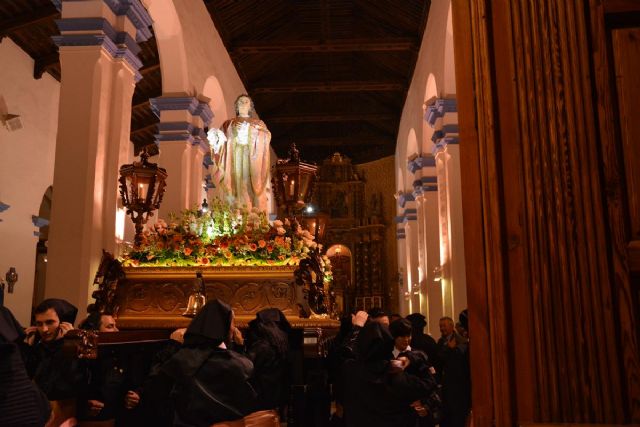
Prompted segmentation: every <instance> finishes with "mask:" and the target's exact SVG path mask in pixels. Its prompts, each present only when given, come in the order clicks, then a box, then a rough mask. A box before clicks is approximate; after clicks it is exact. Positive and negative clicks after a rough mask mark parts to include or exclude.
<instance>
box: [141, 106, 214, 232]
mask: <svg viewBox="0 0 640 427" xmlns="http://www.w3.org/2000/svg"><path fill="white" fill-rule="evenodd" d="M150 102H151V108H152V110H153V112H154V113H155V114H156V115H157V116H158V117H159V118H160V123H159V124H158V135H156V141H157V143H158V145H159V149H160V156H159V157H158V160H157V161H158V164H159V165H161V166H162V167H163V168H165V169H166V170H167V174H168V177H167V189H166V192H165V195H164V199H163V201H162V205H161V206H160V211H159V212H158V218H163V219H165V220H166V219H167V217H168V215H169V213H171V212H173V213H176V214H178V213H180V211H182V210H183V209H187V208H193V207H194V206H195V205H196V204H199V203H201V202H202V200H201V195H202V179H203V173H204V166H203V159H204V153H205V147H206V144H208V143H207V140H206V135H205V134H204V127H205V126H208V124H209V123H210V122H211V119H212V118H213V112H212V111H211V108H210V107H209V105H208V104H207V103H205V102H202V101H199V100H198V99H197V98H195V97H161V98H154V99H151V100H150ZM206 149H207V150H208V148H206Z"/></svg>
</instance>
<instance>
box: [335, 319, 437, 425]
mask: <svg viewBox="0 0 640 427" xmlns="http://www.w3.org/2000/svg"><path fill="white" fill-rule="evenodd" d="M393 346H394V340H393V337H392V336H391V334H390V333H389V330H388V329H387V327H386V326H385V325H383V324H380V323H378V322H369V323H367V324H366V325H365V326H364V327H363V328H362V331H361V332H360V334H359V336H358V341H357V349H358V351H357V358H356V359H355V360H351V361H347V362H346V363H345V365H344V369H343V373H344V375H345V383H346V387H345V395H344V418H345V422H346V425H347V426H348V427H359V426H369V427H378V426H379V427H387V426H398V427H409V426H413V425H415V410H414V409H413V408H412V407H411V405H412V404H413V403H414V402H416V401H417V400H418V399H420V398H421V397H424V396H426V395H428V394H429V393H430V392H431V390H432V388H433V386H434V385H433V384H432V383H429V382H427V381H424V380H423V379H421V378H419V377H417V376H415V375H411V374H409V373H408V372H405V368H407V367H408V366H409V364H410V361H409V359H407V358H404V359H403V360H402V361H400V360H392V359H393V354H392V350H393Z"/></svg>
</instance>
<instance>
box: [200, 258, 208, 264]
mask: <svg viewBox="0 0 640 427" xmlns="http://www.w3.org/2000/svg"><path fill="white" fill-rule="evenodd" d="M200 264H202V265H207V264H209V258H207V257H204V258H202V259H200Z"/></svg>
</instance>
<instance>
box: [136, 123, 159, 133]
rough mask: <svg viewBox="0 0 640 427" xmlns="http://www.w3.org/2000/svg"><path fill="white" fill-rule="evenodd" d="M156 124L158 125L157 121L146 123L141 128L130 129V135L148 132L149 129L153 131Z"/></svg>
mask: <svg viewBox="0 0 640 427" xmlns="http://www.w3.org/2000/svg"><path fill="white" fill-rule="evenodd" d="M157 126H158V122H157V121H156V122H155V123H151V124H148V125H146V126H143V127H141V128H137V129H132V130H131V136H133V135H137V134H139V133H141V132H148V131H150V130H152V129H153V130H154V131H155V130H156V127H157Z"/></svg>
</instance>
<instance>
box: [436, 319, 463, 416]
mask: <svg viewBox="0 0 640 427" xmlns="http://www.w3.org/2000/svg"><path fill="white" fill-rule="evenodd" d="M454 326H455V325H454V322H453V319H451V318H450V317H443V318H442V319H440V333H441V334H442V337H441V338H440V340H439V341H438V348H439V353H438V359H439V360H440V363H441V369H440V372H438V375H439V376H440V383H441V384H442V393H443V403H444V420H443V422H442V423H441V426H442V427H464V425H465V422H466V419H467V415H468V414H469V410H470V408H471V378H470V371H469V352H468V343H469V341H468V340H467V339H466V338H464V337H462V336H460V335H459V334H458V333H456V331H455V328H454Z"/></svg>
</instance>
